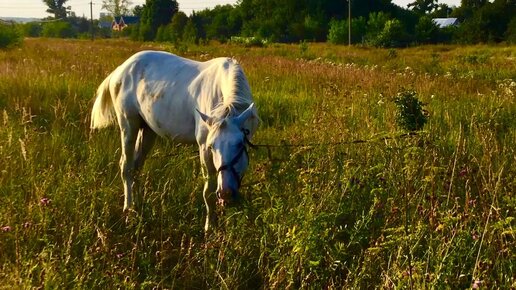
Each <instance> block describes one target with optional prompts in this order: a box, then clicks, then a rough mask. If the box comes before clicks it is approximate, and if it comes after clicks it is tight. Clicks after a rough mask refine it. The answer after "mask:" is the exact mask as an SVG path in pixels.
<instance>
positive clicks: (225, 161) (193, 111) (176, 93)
mask: <svg viewBox="0 0 516 290" xmlns="http://www.w3.org/2000/svg"><path fill="white" fill-rule="evenodd" d="M115 119H116V121H117V122H118V125H119V127H120V134H121V141H122V154H121V158H120V170H121V177H122V182H123V185H124V195H125V198H124V211H125V210H128V209H130V208H131V206H132V197H131V192H132V186H133V178H134V176H135V173H136V172H138V170H139V169H140V168H141V167H142V165H143V162H144V160H145V157H146V155H147V154H148V153H149V151H150V149H151V148H152V145H153V143H154V140H155V138H156V135H160V136H165V137H169V138H172V140H174V141H175V142H179V143H190V144H197V145H198V146H199V155H200V159H201V167H202V172H203V176H204V178H205V184H204V191H203V197H204V202H205V204H206V208H207V217H206V223H205V230H206V231H208V229H209V224H210V220H212V219H213V218H214V212H215V211H214V207H215V203H217V204H221V205H224V204H226V203H228V202H229V201H230V200H231V199H232V198H235V197H238V190H239V187H240V182H241V180H242V177H243V174H244V171H245V170H246V169H247V167H248V164H249V157H248V155H247V149H246V145H247V144H246V143H247V142H249V139H251V138H252V136H253V134H254V133H255V131H256V129H257V127H258V120H259V118H258V115H257V112H256V108H255V107H254V103H253V99H252V95H251V89H250V87H249V83H248V81H247V78H246V76H245V75H244V72H243V70H242V68H241V67H240V65H239V64H238V63H237V61H235V60H234V59H231V58H222V57H221V58H215V59H212V60H209V61H206V62H198V61H194V60H190V59H186V58H182V57H179V56H176V55H173V54H170V53H166V52H158V51H142V52H138V53H136V54H135V55H133V56H131V57H130V58H129V59H127V60H126V61H125V62H124V63H123V64H122V65H120V66H119V67H117V68H116V69H115V70H114V71H113V72H112V73H111V74H110V75H109V76H108V77H107V78H106V79H105V80H104V81H103V82H102V84H101V85H100V86H99V88H98V90H97V95H96V100H95V103H94V105H93V109H92V112H91V128H92V129H94V128H103V127H106V126H108V125H110V124H112V123H114V122H115ZM216 201H217V202H216Z"/></svg>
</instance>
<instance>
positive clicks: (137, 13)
mask: <svg viewBox="0 0 516 290" xmlns="http://www.w3.org/2000/svg"><path fill="white" fill-rule="evenodd" d="M143 6H144V5H136V6H134V7H133V15H134V16H137V17H142V14H143Z"/></svg>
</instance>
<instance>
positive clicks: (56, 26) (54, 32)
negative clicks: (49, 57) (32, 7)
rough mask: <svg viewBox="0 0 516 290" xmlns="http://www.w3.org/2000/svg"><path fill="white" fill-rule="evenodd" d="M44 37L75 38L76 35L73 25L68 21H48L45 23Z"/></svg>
mask: <svg viewBox="0 0 516 290" xmlns="http://www.w3.org/2000/svg"><path fill="white" fill-rule="evenodd" d="M41 34H42V36H43V37H54V38H73V37H75V36H76V32H75V31H74V29H73V27H72V25H71V24H70V23H69V22H66V21H55V22H47V23H45V24H43V31H42V32H41Z"/></svg>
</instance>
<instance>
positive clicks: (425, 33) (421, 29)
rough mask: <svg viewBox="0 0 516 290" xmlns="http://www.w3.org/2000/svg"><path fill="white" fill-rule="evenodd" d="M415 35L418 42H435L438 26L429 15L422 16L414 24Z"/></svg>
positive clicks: (437, 38)
mask: <svg viewBox="0 0 516 290" xmlns="http://www.w3.org/2000/svg"><path fill="white" fill-rule="evenodd" d="M415 36H416V41H417V42H418V43H436V42H438V41H439V27H437V25H436V24H435V22H433V21H432V18H431V17H429V16H423V17H421V18H419V22H418V23H417V25H416V35H415Z"/></svg>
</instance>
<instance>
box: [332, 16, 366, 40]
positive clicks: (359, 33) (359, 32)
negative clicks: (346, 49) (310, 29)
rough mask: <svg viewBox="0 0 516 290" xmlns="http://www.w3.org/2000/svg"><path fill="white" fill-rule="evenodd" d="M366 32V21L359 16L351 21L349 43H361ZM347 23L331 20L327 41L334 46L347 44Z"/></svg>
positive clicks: (345, 21)
mask: <svg viewBox="0 0 516 290" xmlns="http://www.w3.org/2000/svg"><path fill="white" fill-rule="evenodd" d="M366 31H367V21H366V19H365V18H364V17H362V16H360V17H358V18H354V19H352V20H351V42H352V43H360V42H362V40H363V38H364V36H365V33H366ZM348 33H349V29H348V21H347V20H340V21H338V20H332V21H331V22H330V30H329V32H328V41H329V42H331V43H334V44H347V43H348V41H349V37H348Z"/></svg>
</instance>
